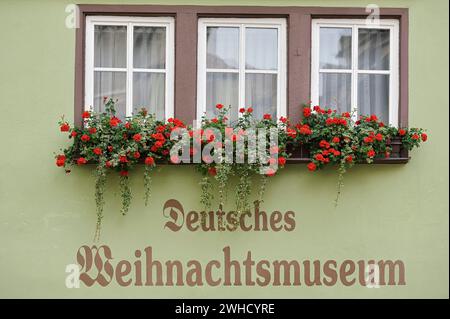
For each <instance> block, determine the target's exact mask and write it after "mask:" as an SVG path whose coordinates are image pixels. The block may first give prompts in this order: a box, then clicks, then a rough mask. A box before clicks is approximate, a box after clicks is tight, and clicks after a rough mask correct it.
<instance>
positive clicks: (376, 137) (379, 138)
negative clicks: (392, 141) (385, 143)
mask: <svg viewBox="0 0 450 319" xmlns="http://www.w3.org/2000/svg"><path fill="white" fill-rule="evenodd" d="M375 139H376V140H377V141H382V140H383V135H382V134H381V133H378V134H377V135H375Z"/></svg>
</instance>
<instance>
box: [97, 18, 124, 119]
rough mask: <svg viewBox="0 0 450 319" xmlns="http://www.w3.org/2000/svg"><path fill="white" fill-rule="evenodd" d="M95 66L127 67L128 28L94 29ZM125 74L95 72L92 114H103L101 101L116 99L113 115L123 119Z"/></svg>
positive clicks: (103, 27) (101, 27)
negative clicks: (94, 112)
mask: <svg viewBox="0 0 450 319" xmlns="http://www.w3.org/2000/svg"><path fill="white" fill-rule="evenodd" d="M94 66H95V67H103V68H125V67H126V66H127V27H126V26H107V25H96V26H95V30H94ZM125 88H126V72H121V71H95V72H94V110H96V111H97V112H103V111H104V104H103V97H105V96H107V97H110V98H113V99H114V100H116V99H117V104H116V112H117V115H118V116H120V117H125V109H126V89H125Z"/></svg>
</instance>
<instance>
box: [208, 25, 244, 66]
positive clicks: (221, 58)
mask: <svg viewBox="0 0 450 319" xmlns="http://www.w3.org/2000/svg"><path fill="white" fill-rule="evenodd" d="M206 39H207V40H206V67H207V68H208V69H234V70H237V69H239V28H236V27H208V28H207V30H206Z"/></svg>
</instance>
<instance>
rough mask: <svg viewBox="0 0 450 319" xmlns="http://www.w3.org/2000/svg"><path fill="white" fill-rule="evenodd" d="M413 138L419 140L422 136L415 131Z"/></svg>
mask: <svg viewBox="0 0 450 319" xmlns="http://www.w3.org/2000/svg"><path fill="white" fill-rule="evenodd" d="M411 137H412V139H413V140H418V139H419V138H420V137H419V135H418V134H416V133H414V134H413V136H411Z"/></svg>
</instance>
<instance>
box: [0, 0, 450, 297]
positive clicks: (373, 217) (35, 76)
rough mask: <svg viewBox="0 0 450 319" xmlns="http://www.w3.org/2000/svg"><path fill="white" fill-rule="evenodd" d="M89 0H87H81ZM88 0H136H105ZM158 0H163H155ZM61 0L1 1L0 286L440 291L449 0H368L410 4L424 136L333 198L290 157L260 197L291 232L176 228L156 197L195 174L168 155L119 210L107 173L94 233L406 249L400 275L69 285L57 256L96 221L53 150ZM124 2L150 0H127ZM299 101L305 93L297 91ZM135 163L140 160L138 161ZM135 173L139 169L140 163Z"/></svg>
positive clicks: (3, 289)
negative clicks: (148, 191) (290, 283)
mask: <svg viewBox="0 0 450 319" xmlns="http://www.w3.org/2000/svg"><path fill="white" fill-rule="evenodd" d="M83 2H84V3H88V2H89V3H90V2H94V1H87V0H86V1H83ZM97 2H98V3H125V2H126V3H132V2H131V1H126V0H119V1H107V0H101V1H97ZM159 2H160V3H161V2H162V1H159ZM68 3H70V2H69V1H56V0H53V1H52V0H46V1H17V0H14V1H13V0H10V1H5V0H2V1H1V2H0V25H1V27H0V39H1V43H2V45H1V47H0V107H1V116H0V132H1V138H0V143H1V148H0V149H1V155H0V171H1V178H0V297H64V298H66V297H69V298H71V297H143V298H152V297H159V298H164V297H199V298H202V297H217V298H221V297H277V298H281V297H288V298H292V297H296V298H305V297H308V298H314V297H321V298H322V297H324V298H328V297H350V298H356V297H362V298H391V297H394V298H397V297H446V298H447V297H448V282H449V278H448V248H449V247H448V246H449V245H448V238H449V237H448V155H449V154H448V147H447V146H448V109H449V100H448V84H449V83H448V53H449V51H448V18H449V17H448V2H447V1H445V0H443V1H437V0H435V1H420V0H416V1H400V0H390V1H381V0H379V1H376V3H377V4H378V5H380V6H381V7H408V8H409V9H410V33H409V34H410V60H409V61H410V62H409V63H410V64H409V67H410V77H409V84H410V96H409V98H410V105H409V107H410V109H409V110H410V125H411V126H421V127H425V128H428V130H429V131H428V132H429V135H430V142H429V143H426V144H425V145H424V146H423V148H422V149H421V150H415V151H413V152H412V154H411V156H412V160H411V161H410V163H409V164H407V165H377V166H367V165H362V166H359V167H356V168H355V169H352V170H351V171H350V172H349V173H348V174H347V175H346V177H345V188H344V190H343V194H342V197H341V200H340V204H339V206H338V207H337V208H336V209H335V208H334V207H333V199H334V196H335V192H336V189H335V186H336V181H337V179H336V178H337V175H336V173H335V172H334V171H332V170H327V171H323V172H320V173H318V174H310V173H308V172H307V170H306V167H305V166H304V165H291V166H289V167H288V168H287V169H285V170H284V171H283V172H282V173H281V175H280V176H279V177H277V178H275V179H274V180H273V182H272V183H270V184H269V186H268V190H267V195H266V201H265V203H264V208H265V209H266V210H267V211H270V212H271V211H273V210H280V211H283V212H284V211H287V210H294V211H295V212H296V213H297V217H296V222H297V227H296V230H295V231H294V232H291V233H286V232H282V233H273V232H270V233H258V232H249V233H243V232H235V233H218V232H215V233H206V234H205V233H191V232H187V231H182V232H179V233H172V232H169V231H168V230H164V229H163V223H164V219H163V216H162V213H161V211H162V205H163V204H164V202H165V201H166V200H167V199H169V198H172V197H173V198H176V199H178V200H179V201H181V203H182V204H183V205H184V206H185V208H186V209H195V210H199V209H200V205H199V204H198V197H199V194H200V191H199V186H198V185H197V183H198V180H199V175H197V173H196V172H194V171H193V168H192V167H164V168H162V169H161V171H160V173H158V174H157V175H155V176H154V184H153V185H154V188H153V196H152V202H151V205H150V206H149V207H144V206H143V201H142V200H141V198H142V197H143V193H142V187H141V176H142V174H139V172H138V174H135V175H137V176H135V177H133V178H132V184H133V190H134V196H135V200H134V201H133V203H132V207H131V210H130V212H129V215H128V216H126V217H123V216H121V215H120V213H119V197H118V196H117V195H118V194H117V190H118V188H117V178H116V177H112V178H111V179H110V180H109V182H108V195H107V206H106V218H105V219H104V227H103V233H102V242H104V243H107V244H108V245H110V247H111V248H112V250H113V254H114V256H115V257H117V258H129V259H131V257H132V255H133V251H134V249H137V248H140V249H142V248H144V247H146V246H152V247H153V248H154V252H155V255H156V257H157V258H160V259H161V260H166V259H170V258H175V259H180V260H188V259H190V258H197V259H199V260H204V261H207V260H210V259H214V258H219V257H221V249H222V248H223V247H224V246H226V245H230V246H231V249H232V254H233V256H234V257H235V258H236V259H243V258H244V254H245V253H246V251H247V250H251V251H252V252H253V254H254V257H255V258H257V259H263V258H266V259H269V260H275V259H277V258H279V259H298V260H302V259H311V260H314V259H321V260H327V259H337V260H344V259H354V260H359V259H371V258H373V259H377V260H379V259H394V260H396V259H402V260H403V261H404V262H405V265H406V280H407V285H406V286H394V287H383V288H379V289H367V288H363V287H359V286H354V287H349V288H346V287H343V286H341V285H337V286H335V287H326V288H325V287H314V288H312V287H305V286H300V287H266V288H260V287H256V288H255V287H245V286H243V287H233V288H229V287H218V288H209V287H204V288H203V289H197V288H189V287H176V288H174V287H153V288H150V287H140V288H121V287H118V286H117V285H111V286H108V287H107V288H100V287H93V288H86V287H82V288H81V289H67V288H66V287H65V285H64V280H65V275H66V274H65V272H64V270H65V265H66V264H69V263H73V262H74V261H75V253H76V251H77V249H78V248H79V247H80V246H81V245H83V244H91V243H92V241H91V240H92V237H93V232H94V227H95V206H94V200H93V190H94V189H93V182H94V179H93V177H92V175H91V169H90V168H87V167H85V168H82V169H75V170H74V172H73V174H71V175H70V176H65V174H64V173H63V172H62V171H61V170H59V169H57V167H56V166H55V165H54V159H53V152H54V151H57V150H58V149H59V148H60V147H63V146H65V145H66V139H65V137H64V136H63V135H62V134H59V131H58V127H57V124H56V122H57V121H58V118H59V117H60V115H61V114H65V115H66V117H68V118H73V82H74V43H75V37H74V35H75V33H74V30H70V29H67V28H66V27H65V25H64V20H65V17H66V13H65V11H64V9H65V6H66V5H67V4H68ZM134 3H158V1H135V2H134ZM164 3H165V4H169V3H170V4H215V5H220V4H238V5H244V4H245V5H299V6H302V5H316V6H319V5H320V6H360V7H363V6H365V5H366V4H367V3H369V2H366V1H325V0H322V1H300V0H298V1H295V0H292V1H289V0H282V1H273V0H272V1H265V0H258V1H251V0H239V1H232V0H228V1H218V0H209V1H194V0H190V1H164ZM299 102H301V101H299ZM138 171H139V170H138ZM138 176H139V177H138Z"/></svg>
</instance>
